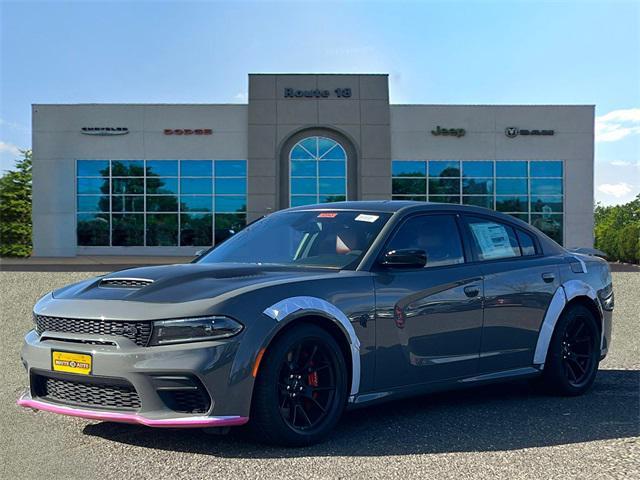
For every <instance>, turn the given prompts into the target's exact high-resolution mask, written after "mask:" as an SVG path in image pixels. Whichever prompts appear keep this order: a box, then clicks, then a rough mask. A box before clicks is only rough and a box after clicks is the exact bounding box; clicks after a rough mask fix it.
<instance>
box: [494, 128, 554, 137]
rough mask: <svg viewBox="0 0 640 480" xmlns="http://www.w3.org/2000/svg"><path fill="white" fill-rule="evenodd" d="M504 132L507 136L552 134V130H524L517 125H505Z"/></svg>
mask: <svg viewBox="0 0 640 480" xmlns="http://www.w3.org/2000/svg"><path fill="white" fill-rule="evenodd" d="M504 134H505V135H506V136H507V137H508V138H516V137H517V136H518V135H522V136H525V135H554V134H555V131H554V130H525V129H524V128H523V129H520V128H518V127H507V128H505V129H504Z"/></svg>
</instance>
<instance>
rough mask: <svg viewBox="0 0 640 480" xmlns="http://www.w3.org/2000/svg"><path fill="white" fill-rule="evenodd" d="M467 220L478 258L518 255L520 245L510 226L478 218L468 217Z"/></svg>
mask: <svg viewBox="0 0 640 480" xmlns="http://www.w3.org/2000/svg"><path fill="white" fill-rule="evenodd" d="M468 222H469V228H470V229H471V234H472V235H473V239H474V240H475V244H476V248H477V250H478V257H479V260H496V259H498V258H510V257H519V256H520V246H519V245H518V240H517V238H516V234H515V232H514V230H513V228H511V227H510V226H508V225H503V224H502V223H498V222H492V221H491V220H485V219H480V218H469V220H468Z"/></svg>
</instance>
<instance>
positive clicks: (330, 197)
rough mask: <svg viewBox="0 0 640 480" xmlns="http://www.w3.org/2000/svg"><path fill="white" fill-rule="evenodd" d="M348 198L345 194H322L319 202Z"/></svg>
mask: <svg viewBox="0 0 640 480" xmlns="http://www.w3.org/2000/svg"><path fill="white" fill-rule="evenodd" d="M346 199H347V197H346V196H344V195H320V198H319V200H318V201H319V203H333V202H344V201H345V200H346Z"/></svg>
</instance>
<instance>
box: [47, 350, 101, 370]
mask: <svg viewBox="0 0 640 480" xmlns="http://www.w3.org/2000/svg"><path fill="white" fill-rule="evenodd" d="M51 368H52V369H53V370H54V371H56V372H67V373H79V374H80V375H91V355H88V354H86V353H71V352H56V351H55V350H54V351H53V352H51Z"/></svg>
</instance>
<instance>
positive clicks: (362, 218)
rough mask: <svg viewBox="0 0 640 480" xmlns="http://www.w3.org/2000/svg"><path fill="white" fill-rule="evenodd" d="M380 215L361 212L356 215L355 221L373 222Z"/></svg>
mask: <svg viewBox="0 0 640 480" xmlns="http://www.w3.org/2000/svg"><path fill="white" fill-rule="evenodd" d="M379 218H380V217H379V216H378V215H367V214H366V213H361V214H360V215H358V216H357V217H356V222H368V223H373V222H375V221H376V220H378V219H379Z"/></svg>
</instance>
